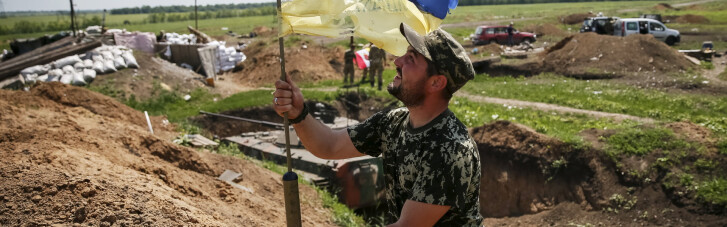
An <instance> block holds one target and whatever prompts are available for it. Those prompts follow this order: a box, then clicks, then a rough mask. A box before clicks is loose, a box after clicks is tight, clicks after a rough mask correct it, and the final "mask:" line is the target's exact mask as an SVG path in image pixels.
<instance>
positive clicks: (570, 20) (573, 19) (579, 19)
mask: <svg viewBox="0 0 727 227" xmlns="http://www.w3.org/2000/svg"><path fill="white" fill-rule="evenodd" d="M593 16H595V15H594V14H593V13H590V12H589V13H576V14H571V15H568V16H563V17H560V21H561V22H562V23H566V24H570V25H573V24H580V23H583V20H585V19H586V18H588V17H593Z"/></svg>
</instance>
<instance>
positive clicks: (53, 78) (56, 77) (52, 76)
mask: <svg viewBox="0 0 727 227" xmlns="http://www.w3.org/2000/svg"><path fill="white" fill-rule="evenodd" d="M61 76H62V74H61ZM61 76H55V75H50V74H48V79H46V80H45V82H56V81H59V80H60V79H61Z"/></svg>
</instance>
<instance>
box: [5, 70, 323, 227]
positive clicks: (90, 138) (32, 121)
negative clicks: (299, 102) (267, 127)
mask: <svg viewBox="0 0 727 227" xmlns="http://www.w3.org/2000/svg"><path fill="white" fill-rule="evenodd" d="M162 120H163V119H161V118H154V119H153V126H154V129H155V134H154V135H152V134H151V133H149V131H148V129H147V126H146V122H145V119H144V116H143V113H140V112H138V111H136V110H133V109H131V108H129V107H126V106H124V105H123V104H120V103H118V102H116V101H115V100H113V99H112V98H109V97H105V96H103V95H101V94H98V93H95V92H90V91H88V90H86V89H84V88H78V87H71V86H67V85H62V84H60V83H57V82H56V83H43V84H40V85H38V86H36V87H33V88H31V89H30V92H25V91H7V90H0V154H1V155H2V156H3V158H2V159H0V179H1V180H2V182H3V183H2V184H0V201H1V202H0V225H2V226H36V225H42V226H46V225H56V224H59V225H72V224H73V225H75V224H81V225H91V226H111V225H114V226H126V225H145V226H149V225H155V226H156V225H159V226H187V225H201V226H283V225H285V218H284V217H285V213H284V211H285V208H284V207H285V206H284V201H283V191H282V182H281V177H280V175H278V174H275V173H273V172H271V171H268V170H266V169H263V168H261V167H259V166H256V165H255V164H252V163H250V162H248V161H245V160H241V159H237V158H233V157H229V156H222V155H218V154H214V153H209V152H206V151H197V150H194V149H191V148H187V147H182V146H179V145H176V144H174V143H171V142H169V141H170V139H171V138H172V137H173V136H174V132H173V131H172V130H173V128H172V126H169V125H166V126H165V125H164V123H163V122H162ZM227 169H229V170H233V171H236V172H239V173H242V176H241V177H240V178H238V179H237V181H238V184H240V185H242V186H244V187H247V188H249V189H251V191H252V192H248V191H244V190H241V189H238V188H234V187H232V186H230V185H228V184H227V183H225V182H222V181H219V180H217V179H216V178H217V177H218V176H219V175H220V174H221V173H222V172H224V171H225V170H227ZM300 193H301V207H302V208H301V209H302V214H303V225H305V226H332V225H333V222H332V220H331V219H330V217H331V213H330V211H329V210H327V209H325V208H323V205H322V202H321V201H320V199H319V198H318V196H317V194H316V192H315V190H314V189H312V188H310V187H307V186H301V192H300Z"/></svg>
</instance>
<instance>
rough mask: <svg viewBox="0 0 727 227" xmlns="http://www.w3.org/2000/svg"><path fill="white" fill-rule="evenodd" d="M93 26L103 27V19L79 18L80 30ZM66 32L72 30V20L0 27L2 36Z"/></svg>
mask: <svg viewBox="0 0 727 227" xmlns="http://www.w3.org/2000/svg"><path fill="white" fill-rule="evenodd" d="M93 25H101V18H100V17H99V16H92V17H80V18H77V22H76V26H77V27H78V28H79V29H82V28H86V27H88V26H93ZM64 30H71V20H70V19H59V20H55V21H48V22H40V21H27V20H21V21H16V22H15V24H13V25H12V26H7V25H0V35H10V34H22V33H36V32H57V31H64Z"/></svg>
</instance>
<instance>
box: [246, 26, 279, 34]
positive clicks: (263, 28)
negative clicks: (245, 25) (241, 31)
mask: <svg viewBox="0 0 727 227" xmlns="http://www.w3.org/2000/svg"><path fill="white" fill-rule="evenodd" d="M252 31H253V32H255V34H257V35H259V36H271V35H275V34H276V33H277V31H276V30H274V29H270V28H268V27H267V26H259V27H255V28H253V29H252Z"/></svg>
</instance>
